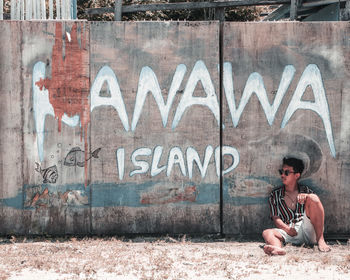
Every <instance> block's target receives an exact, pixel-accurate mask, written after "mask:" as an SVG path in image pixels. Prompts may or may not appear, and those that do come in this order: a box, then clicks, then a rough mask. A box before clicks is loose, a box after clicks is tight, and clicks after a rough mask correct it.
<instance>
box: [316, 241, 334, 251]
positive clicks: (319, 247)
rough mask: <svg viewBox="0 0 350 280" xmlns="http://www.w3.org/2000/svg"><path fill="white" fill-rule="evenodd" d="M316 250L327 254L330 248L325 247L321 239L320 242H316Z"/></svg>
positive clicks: (325, 244)
mask: <svg viewBox="0 0 350 280" xmlns="http://www.w3.org/2000/svg"><path fill="white" fill-rule="evenodd" d="M318 250H320V251H321V252H329V251H330V250H331V248H330V247H329V246H328V245H327V243H326V242H325V241H324V239H321V240H320V241H318Z"/></svg>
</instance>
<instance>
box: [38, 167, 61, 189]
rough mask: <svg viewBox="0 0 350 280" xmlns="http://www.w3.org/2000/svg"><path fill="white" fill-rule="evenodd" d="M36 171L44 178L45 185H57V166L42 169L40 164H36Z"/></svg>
mask: <svg viewBox="0 0 350 280" xmlns="http://www.w3.org/2000/svg"><path fill="white" fill-rule="evenodd" d="M35 164H36V167H35V171H37V172H39V173H40V174H41V176H42V177H43V179H44V181H43V183H44V184H46V183H52V184H55V183H56V181H57V179H58V171H57V166H56V165H53V166H50V167H48V168H45V169H41V166H40V164H39V163H37V162H36V163H35Z"/></svg>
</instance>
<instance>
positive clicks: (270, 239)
mask: <svg viewBox="0 0 350 280" xmlns="http://www.w3.org/2000/svg"><path fill="white" fill-rule="evenodd" d="M262 236H263V238H264V240H265V243H266V245H265V246H264V252H265V254H267V255H285V254H286V251H285V250H284V249H283V248H282V241H283V237H282V235H281V234H280V233H279V232H278V231H277V230H274V229H265V230H264V231H263V233H262Z"/></svg>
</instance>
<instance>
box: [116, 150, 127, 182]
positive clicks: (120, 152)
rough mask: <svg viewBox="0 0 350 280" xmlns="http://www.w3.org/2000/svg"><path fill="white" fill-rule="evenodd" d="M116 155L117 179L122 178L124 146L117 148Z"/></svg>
mask: <svg viewBox="0 0 350 280" xmlns="http://www.w3.org/2000/svg"><path fill="white" fill-rule="evenodd" d="M116 155H117V166H118V174H119V180H120V181H121V180H123V178H124V162H125V150H124V148H119V149H118V150H117V151H116Z"/></svg>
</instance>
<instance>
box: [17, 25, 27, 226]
mask: <svg viewBox="0 0 350 280" xmlns="http://www.w3.org/2000/svg"><path fill="white" fill-rule="evenodd" d="M18 24H19V29H20V36H21V44H20V53H21V56H20V58H21V78H20V81H21V100H20V106H21V128H22V133H21V142H22V143H21V161H20V162H21V175H22V219H23V215H24V199H25V187H24V152H25V150H24V82H23V69H24V68H23V30H22V26H23V25H22V22H18ZM22 224H24V223H23V221H22ZM24 230H25V231H27V230H28V229H24Z"/></svg>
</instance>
